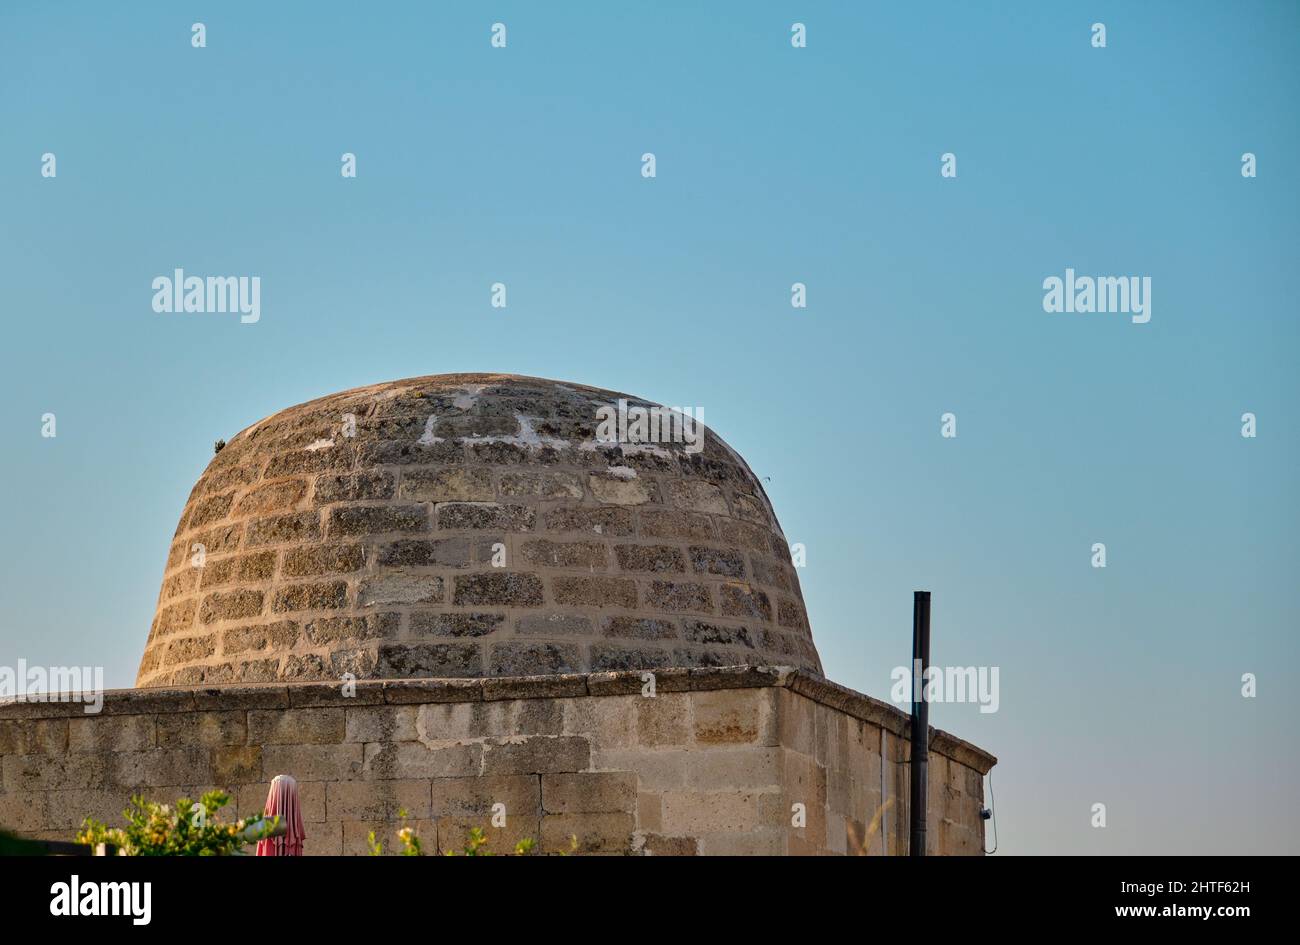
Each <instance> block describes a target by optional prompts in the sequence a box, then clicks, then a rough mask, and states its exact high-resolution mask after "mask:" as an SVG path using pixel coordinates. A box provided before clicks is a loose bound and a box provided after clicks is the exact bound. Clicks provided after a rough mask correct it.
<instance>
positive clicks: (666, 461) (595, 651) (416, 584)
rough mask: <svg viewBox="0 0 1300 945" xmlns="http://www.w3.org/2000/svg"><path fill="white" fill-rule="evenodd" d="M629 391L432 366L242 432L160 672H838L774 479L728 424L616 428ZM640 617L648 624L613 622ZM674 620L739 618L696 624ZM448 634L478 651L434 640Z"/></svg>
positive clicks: (201, 495)
mask: <svg viewBox="0 0 1300 945" xmlns="http://www.w3.org/2000/svg"><path fill="white" fill-rule="evenodd" d="M621 398H622V399H627V398H626V395H620V394H617V393H615V392H611V391H602V390H599V389H596V388H591V387H584V386H582V385H577V384H559V383H556V382H553V381H544V380H539V379H536V378H520V377H513V376H508V375H447V376H442V377H427V378H414V379H410V380H406V381H397V382H392V383H388V384H377V385H374V386H371V387H365V388H358V389H356V390H352V391H344V392H342V393H339V394H335V395H332V396H329V397H323V398H320V399H318V400H315V401H312V402H310V403H306V404H302V405H300V406H297V407H293V408H290V409H288V410H286V411H282V412H281V413H279V414H276V415H274V416H272V417H268V418H266V419H264V420H262V421H260V422H259V423H257V424H255V425H254V426H252V427H250V428H249V429H247V430H245V431H243V432H242V433H239V434H236V435H235V436H233V437H229V438H228V441H227V443H226V446H225V447H224V448H223V449H222V450H221V451H220V452H219V453H218V454H217V455H216V456H214V457H213V459H212V461H211V463H210V464H209V467H208V469H207V470H206V471H205V472H204V474H203V476H202V477H201V478H200V480H199V483H198V484H197V485H196V486H195V488H194V490H193V492H192V494H191V499H190V502H189V504H188V505H187V507H186V509H185V510H184V512H183V513H182V516H181V521H180V525H179V526H178V528H177V532H176V534H175V536H174V538H173V540H172V542H171V543H170V548H169V552H168V555H167V566H166V571H165V573H164V575H163V578H162V587H161V591H160V594H159V599H158V608H157V612H156V615H155V619H154V622H153V625H152V627H151V632H150V637H149V642H148V645H147V646H146V651H145V654H144V656H143V657H142V659H141V662H140V669H139V673H138V676H137V683H138V684H139V685H141V686H160V685H185V686H194V685H199V686H209V687H210V686H215V685H223V684H232V683H238V682H244V681H273V680H285V681H299V680H303V681H311V680H313V679H317V680H321V681H325V680H333V679H337V678H338V677H339V676H340V675H342V674H353V675H357V676H360V677H363V678H364V677H370V678H374V677H382V676H386V675H387V676H393V677H397V678H401V677H400V676H398V674H409V676H421V675H426V674H448V675H450V674H474V675H480V674H494V673H506V672H509V673H512V674H514V673H519V674H523V675H528V674H541V673H556V672H558V673H570V672H586V671H589V670H590V669H591V668H593V667H597V668H604V667H620V668H621V667H627V668H640V667H654V668H656V669H664V668H668V667H670V666H672V665H682V666H718V665H724V664H727V663H734V662H737V661H740V660H752V661H759V660H761V661H764V662H768V663H776V662H778V661H780V662H783V663H785V664H790V665H795V666H798V667H801V668H804V669H806V670H810V671H814V672H818V671H820V665H819V663H818V662H817V655H816V651H815V649H814V648H813V646H812V642H811V637H810V635H809V633H808V629H807V620H806V616H805V615H804V612H803V605H802V602H801V599H800V595H799V588H798V580H797V576H796V573H795V571H794V569H793V568H791V567H789V566H788V564H787V562H786V559H787V558H788V549H787V548H786V547H785V544H784V538H783V537H782V536H781V534H780V528H779V526H778V524H777V523H776V520H775V518H774V517H773V516H772V513H771V507H770V505H769V503H768V502H767V498H766V496H765V495H764V493H763V489H762V485H761V484H760V483H759V481H758V480H757V478H755V477H754V476H753V474H752V473H751V472H750V471H749V470H748V468H746V467H745V466H744V463H743V462H742V461H740V460H739V459H738V457H736V456H735V454H734V453H733V452H732V451H731V450H730V449H729V448H727V447H726V445H725V444H724V443H723V442H722V441H721V440H720V439H718V437H717V436H716V434H714V433H712V431H706V435H705V436H704V438H703V440H702V441H701V443H702V444H703V449H702V451H701V452H699V453H693V452H687V451H686V448H685V445H684V444H683V443H679V442H676V441H672V442H667V443H663V444H656V445H653V446H651V447H647V448H641V447H634V446H631V445H627V444H619V443H611V442H603V441H601V440H600V439H599V438H598V437H597V435H596V434H597V423H598V421H597V413H596V411H597V408H599V407H601V406H608V405H614V404H616V403H617V401H618V400H619V399H621ZM630 402H634V403H638V404H643V405H645V406H653V405H651V404H648V402H644V401H638V400H636V399H635V398H631V399H630ZM345 417H351V418H353V421H352V422H351V423H350V425H347V424H345V425H343V426H341V425H340V424H341V418H345ZM200 546H201V547H200ZM192 565H201V566H199V567H194V566H192ZM457 572H461V573H457ZM747 582H752V583H747ZM629 612H635V614H636V616H638V617H643V618H644V621H642V622H639V623H634V622H632V621H627V620H621V621H619V622H615V623H610V622H608V621H609V618H623V617H627V616H629ZM530 613H535V615H536V616H537V617H538V618H540V619H536V620H534V619H529V617H530ZM674 615H686V616H696V617H698V616H710V617H713V618H716V619H718V621H719V623H718V626H721V627H723V628H725V632H721V633H719V632H708V631H704V630H703V629H701V628H700V627H698V626H696V627H694V628H693V632H692V635H688V634H686V633H684V632H683V629H682V626H681V624H680V623H679V620H678V619H675V616H674ZM369 618H375V619H373V620H372V619H369ZM550 618H556V619H550ZM206 628H211V632H200V631H203V630H205V629H206ZM214 634H215V636H214ZM516 638H518V639H516ZM173 640H175V641H176V642H172V641H173ZM443 641H445V642H446V644H448V645H450V644H453V643H455V644H460V645H463V646H465V647H469V646H472V647H476V648H477V649H476V651H474V652H471V651H470V650H468V649H462V648H455V649H432V650H431V649H419V647H421V646H427V645H434V646H436V645H439V644H440V643H441V642H443ZM525 641H536V642H538V643H546V644H549V645H546V646H524V645H518V644H522V643H523V642H525ZM664 641H675V642H674V645H670V646H665V645H660V644H662V643H664ZM529 658H531V659H534V660H536V661H537V662H536V663H535V664H534V665H531V666H528V665H525V662H524V661H525V660H527V659H529ZM341 835H342V834H340V836H341ZM340 842H341V841H340Z"/></svg>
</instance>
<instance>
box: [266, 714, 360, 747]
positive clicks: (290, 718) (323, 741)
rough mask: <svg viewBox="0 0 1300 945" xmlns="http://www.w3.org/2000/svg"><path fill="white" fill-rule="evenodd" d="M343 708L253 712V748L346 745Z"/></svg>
mask: <svg viewBox="0 0 1300 945" xmlns="http://www.w3.org/2000/svg"><path fill="white" fill-rule="evenodd" d="M343 713H344V710H343V709H342V708H315V709H285V710H282V711H275V710H263V709H253V710H251V711H250V712H249V713H248V742H249V744H251V745H328V744H337V743H339V742H341V741H343V737H344V735H345V732H346V723H345V719H344V714H343Z"/></svg>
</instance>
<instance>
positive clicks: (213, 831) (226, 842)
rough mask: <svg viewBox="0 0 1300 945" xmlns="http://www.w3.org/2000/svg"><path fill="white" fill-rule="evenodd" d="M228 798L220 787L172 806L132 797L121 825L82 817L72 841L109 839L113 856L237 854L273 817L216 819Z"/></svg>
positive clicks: (271, 825) (258, 836)
mask: <svg viewBox="0 0 1300 945" xmlns="http://www.w3.org/2000/svg"><path fill="white" fill-rule="evenodd" d="M228 803H230V795H229V794H227V793H226V792H225V791H209V792H208V793H207V794H204V795H203V796H202V797H201V798H199V801H198V803H197V804H196V803H195V802H194V801H192V800H190V799H189V798H188V797H182V798H181V799H180V800H178V801H177V802H176V804H175V806H172V805H170V804H159V803H157V802H156V801H149V800H145V799H144V798H143V797H133V798H131V805H130V806H129V807H128V808H127V809H126V810H125V811H123V813H122V816H124V817H125V818H126V826H125V827H109V826H108V825H106V824H103V823H100V822H99V821H96V820H94V819H92V818H90V817H87V818H86V820H85V822H84V823H83V824H82V827H81V831H80V832H79V833H78V834H77V842H78V843H88V844H90V845H92V846H96V845H98V844H101V843H106V844H110V845H112V846H114V847H116V848H117V853H118V855H119V856H237V855H240V854H242V853H243V852H244V847H246V846H247V845H248V844H250V843H255V842H257V841H258V840H260V839H262V838H263V837H266V836H269V835H270V834H271V832H272V831H273V830H275V828H276V826H277V825H278V824H279V818H278V817H272V818H270V819H266V818H263V817H262V816H260V815H259V816H257V817H250V818H245V819H243V820H237V821H234V822H233V823H221V822H220V820H219V819H218V817H217V813H218V811H220V810H221V808H223V807H225V806H226V804H228Z"/></svg>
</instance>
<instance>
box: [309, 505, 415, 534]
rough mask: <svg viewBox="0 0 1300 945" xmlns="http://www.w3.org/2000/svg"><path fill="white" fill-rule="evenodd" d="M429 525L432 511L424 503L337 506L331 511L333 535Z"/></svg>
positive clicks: (330, 518)
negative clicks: (429, 514) (427, 509)
mask: <svg viewBox="0 0 1300 945" xmlns="http://www.w3.org/2000/svg"><path fill="white" fill-rule="evenodd" d="M428 528H429V517H428V513H427V512H425V509H424V507H423V506H420V505H348V506H342V507H338V506H336V507H334V508H332V509H330V513H329V533H330V535H332V536H351V535H382V534H387V533H391V532H422V531H428Z"/></svg>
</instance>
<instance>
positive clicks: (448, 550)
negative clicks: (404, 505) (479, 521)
mask: <svg viewBox="0 0 1300 945" xmlns="http://www.w3.org/2000/svg"><path fill="white" fill-rule="evenodd" d="M378 564H379V565H380V566H381V567H404V566H410V567H426V566H427V567H451V568H463V567H465V566H466V565H468V564H469V539H468V538H435V539H431V540H423V539H418V538H408V539H403V540H401V541H394V542H390V543H388V544H386V545H381V546H380V548H379V556H378Z"/></svg>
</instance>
